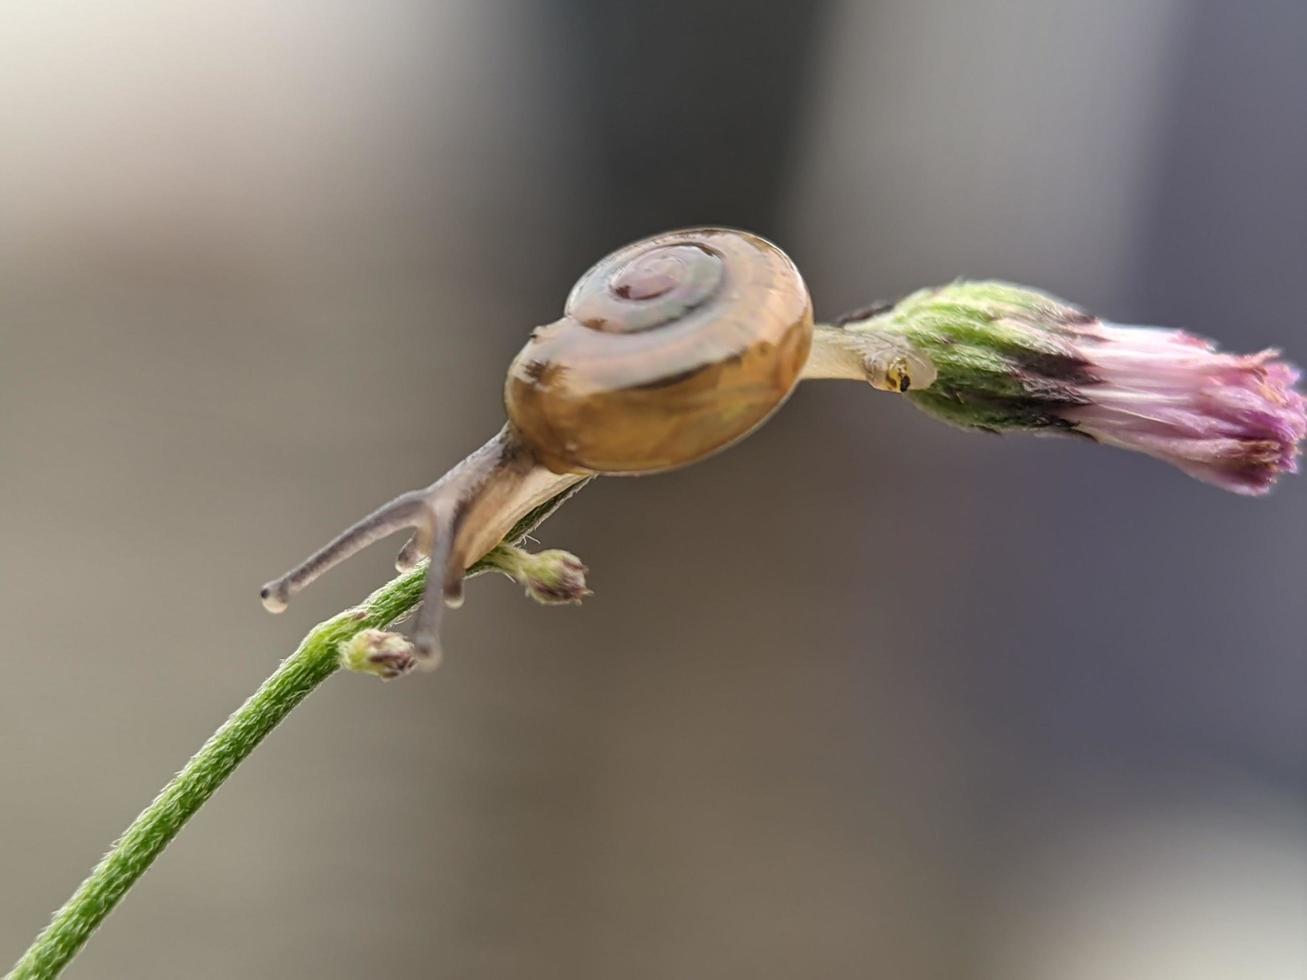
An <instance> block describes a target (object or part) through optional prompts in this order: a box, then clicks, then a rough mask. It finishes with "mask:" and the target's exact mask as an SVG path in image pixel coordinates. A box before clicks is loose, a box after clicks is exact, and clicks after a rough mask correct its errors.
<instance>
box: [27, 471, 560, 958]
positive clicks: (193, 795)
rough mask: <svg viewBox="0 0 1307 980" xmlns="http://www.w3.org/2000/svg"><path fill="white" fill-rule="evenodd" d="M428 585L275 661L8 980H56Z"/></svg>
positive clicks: (486, 566)
mask: <svg viewBox="0 0 1307 980" xmlns="http://www.w3.org/2000/svg"><path fill="white" fill-rule="evenodd" d="M584 485H585V484H584V483H580V484H577V485H576V486H575V487H572V488H570V489H569V490H567V491H565V492H564V493H562V494H560V495H559V496H557V497H555V498H554V499H553V500H550V501H548V502H546V503H544V504H542V505H541V506H540V507H538V508H536V509H535V510H533V511H532V512H531V513H529V514H527V515H526V517H524V518H523V519H522V520H521V521H520V522H518V524H517V526H516V527H515V528H513V530H512V531H511V532H509V534H508V535H507V536H506V537H505V538H504V541H505V542H506V543H516V542H518V541H521V539H522V538H524V537H525V536H526V535H527V534H529V533H530V532H531V531H532V530H534V529H535V528H536V527H537V526H538V525H539V524H540V523H541V522H542V521H544V520H545V518H547V517H548V516H549V515H550V514H552V513H553V512H554V510H556V509H557V508H558V507H559V506H560V505H561V504H562V502H563V501H564V500H566V499H567V498H568V497H569V496H571V495H572V494H573V493H575V492H576V491H577V490H579V489H581V487H582V486H584ZM497 550H498V549H496V551H497ZM496 568H498V562H497V560H496V555H495V552H494V551H492V552H491V553H490V554H489V555H487V556H485V557H484V558H482V559H481V560H480V561H478V562H477V563H476V564H474V565H473V566H472V567H471V568H469V569H468V572H467V574H468V577H471V576H473V575H478V574H480V573H482V572H487V571H491V570H494V569H496ZM426 577H427V571H426V566H425V565H423V566H422V567H419V568H417V569H414V570H413V571H411V572H408V573H406V574H403V575H400V576H399V577H398V578H395V579H393V580H392V581H390V582H389V583H388V584H386V585H385V586H383V587H382V588H380V589H378V590H377V591H376V592H374V593H373V594H372V595H371V596H369V597H368V599H367V601H366V602H364V603H363V604H362V605H361V606H358V607H355V608H353V609H347V610H345V611H344V612H342V613H339V614H338V615H336V616H333V617H332V618H331V619H329V620H327V621H326V622H324V623H320V624H319V625H318V626H316V627H315V628H314V629H313V630H312V631H310V633H309V634H308V636H306V637H305V638H304V640H303V641H302V642H301V643H300V645H299V649H298V650H296V651H295V652H294V653H293V654H291V655H290V656H289V657H287V658H286V660H284V661H282V664H281V666H280V667H278V668H277V669H276V671H274V672H273V674H272V676H271V677H269V678H268V679H267V680H266V681H264V682H263V684H262V685H261V686H260V687H259V689H258V690H257V691H255V692H254V693H253V694H252V695H250V697H249V700H247V701H246V702H245V703H244V704H242V705H241V706H240V707H239V708H237V709H236V710H235V711H234V712H233V713H232V715H231V717H229V718H228V719H227V720H226V721H225V722H223V724H222V727H221V728H219V729H218V730H217V731H216V732H214V733H213V735H212V736H211V737H210V738H209V740H208V741H207V742H205V743H204V745H203V746H201V747H200V750H199V751H198V752H196V753H195V755H193V756H191V759H190V761H189V762H187V763H186V765H185V767H183V768H182V770H181V772H179V773H177V775H176V776H174V777H173V778H172V780H171V781H170V782H169V783H168V785H167V786H165V787H164V788H163V790H162V792H160V793H159V795H158V796H157V797H155V799H154V802H153V803H151V804H150V805H149V806H147V807H146V808H145V809H144V810H142V811H141V813H140V815H139V816H138V817H137V818H136V819H135V820H133V821H132V823H131V826H129V827H128V828H127V830H126V831H124V832H123V835H122V836H121V837H119V838H118V840H117V841H115V842H114V844H113V846H112V847H111V848H109V853H108V854H106V855H105V856H104V857H103V858H102V859H101V860H100V863H99V864H97V865H96V866H95V870H93V871H92V872H91V874H90V875H89V876H88V877H87V879H86V880H85V881H83V882H82V884H81V885H80V886H79V887H78V889H77V891H76V892H74V893H73V896H72V898H70V899H68V901H67V902H65V903H64V906H63V908H61V909H59V911H58V912H56V913H55V914H54V918H53V919H51V921H50V924H49V925H48V926H46V927H45V929H44V930H43V931H42V932H41V934H40V935H39V936H37V937H36V939H35V940H34V941H33V942H32V945H31V946H30V947H28V949H27V952H25V953H24V954H23V955H22V958H21V959H19V961H18V962H17V963H15V964H14V967H13V969H12V970H11V971H10V972H9V973H8V974H7V976H6V978H5V980H47V978H49V977H54V976H57V975H58V974H59V972H60V971H61V970H63V968H64V967H65V966H67V965H68V963H69V961H71V960H72V958H73V957H74V956H76V955H77V952H78V950H80V949H81V948H82V945H83V944H84V943H85V942H86V940H87V938H88V937H89V936H90V935H91V933H92V932H94V931H95V929H96V927H97V926H99V924H100V923H101V922H103V921H104V919H105V916H107V915H108V914H109V913H110V912H112V911H113V909H114V906H116V905H117V904H118V902H119V901H120V900H121V899H122V897H123V895H125V894H126V893H127V891H128V889H130V888H131V887H132V885H134V884H135V883H136V881H137V880H138V879H139V878H140V877H141V875H143V874H144V873H145V870H146V869H147V868H148V867H149V866H150V865H151V864H153V863H154V859H155V858H157V857H158V856H159V855H160V854H161V853H162V852H163V849H164V848H165V847H167V846H168V844H169V842H171V841H172V839H173V838H174V837H176V836H177V834H178V832H179V831H180V830H181V829H182V827H184V826H185V825H186V821H187V820H189V819H190V818H191V817H192V816H194V815H195V812H196V811H197V810H199V808H200V807H202V806H203V805H204V804H205V803H206V802H207V801H208V799H209V797H211V796H212V795H213V794H214V792H215V791H216V790H217V789H218V787H219V786H221V785H222V784H223V782H225V781H226V779H227V777H228V776H230V775H231V774H232V772H234V771H235V769H236V767H237V766H239V765H240V764H241V763H242V762H243V761H244V760H245V758H246V757H247V756H248V755H249V754H250V753H251V752H253V751H254V749H255V747H256V746H257V745H258V744H259V743H260V742H262V741H263V739H264V737H265V736H266V735H267V734H268V733H269V732H271V731H272V730H273V729H274V728H276V727H277V725H279V724H280V723H281V721H282V719H284V718H285V717H286V716H287V715H288V714H290V712H291V710H292V709H293V708H294V707H295V706H296V705H297V704H299V703H300V702H301V701H303V700H304V699H305V698H306V697H308V696H309V694H310V692H312V691H313V689H314V688H316V687H317V686H318V685H319V684H321V683H322V682H323V681H325V680H326V679H327V678H328V677H330V676H331V675H332V674H334V673H335V672H336V671H337V670H338V669H339V667H340V659H339V651H338V648H339V646H340V644H341V643H342V642H344V641H346V640H349V639H350V638H352V637H353V636H355V635H356V634H358V633H360V632H362V631H363V630H365V629H385V628H386V627H388V626H391V625H392V624H394V623H396V622H398V621H399V620H401V619H403V618H404V617H405V616H407V615H408V614H409V613H410V612H412V610H413V609H414V608H415V607H416V606H417V604H418V603H419V602H420V601H421V599H422V588H423V585H424V583H425V582H426Z"/></svg>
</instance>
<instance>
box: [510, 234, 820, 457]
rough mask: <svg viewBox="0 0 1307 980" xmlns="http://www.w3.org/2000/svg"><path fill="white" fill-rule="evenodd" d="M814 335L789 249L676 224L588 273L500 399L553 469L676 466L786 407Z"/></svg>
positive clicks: (535, 337)
mask: <svg viewBox="0 0 1307 980" xmlns="http://www.w3.org/2000/svg"><path fill="white" fill-rule="evenodd" d="M811 343H812V302H811V300H810V299H809V298H808V290H807V288H806V287H805V286H804V284H803V279H802V277H801V276H800V275H799V271H798V270H797V269H796V268H795V267H794V263H793V262H791V261H790V259H789V258H788V257H787V256H786V255H785V253H784V252H782V251H781V250H780V249H778V248H777V247H776V246H775V245H773V244H771V242H768V241H766V240H765V239H762V238H759V237H758V236H756V235H751V234H748V233H747V232H741V231H731V230H727V229H720V228H695V229H689V230H686V231H677V232H669V233H667V234H663V235H657V236H655V237H653V238H648V239H645V240H644V241H640V242H636V243H635V244H633V245H628V246H627V247H626V248H623V249H621V250H619V251H617V252H614V253H613V254H612V255H610V256H608V257H607V258H605V259H603V260H602V261H601V262H599V263H598V264H597V265H595V266H594V267H593V268H592V269H591V270H590V271H589V272H587V273H586V274H585V275H584V276H582V277H581V279H580V281H578V282H577V284H576V286H575V287H573V289H572V292H571V295H570V296H569V297H568V300H567V305H566V308H565V311H564V316H563V318H562V319H561V320H558V321H556V322H554V323H551V324H549V325H548V326H544V327H538V328H537V329H536V330H535V331H534V332H533V333H532V335H531V339H530V341H528V342H527V345H526V346H525V347H524V348H523V349H522V351H521V353H519V354H518V355H517V357H516V358H515V359H514V360H513V363H512V365H511V366H510V368H509V370H508V381H507V383H506V385H505V389H504V400H505V402H506V404H507V407H508V417H509V419H510V420H511V421H512V424H513V425H514V426H515V427H516V428H517V430H518V432H519V433H520V434H521V437H522V439H523V441H524V442H525V443H526V444H527V445H528V446H529V447H530V448H531V449H532V450H533V451H534V453H535V454H536V456H537V458H538V459H539V460H540V461H541V462H542V463H544V464H545V465H546V466H548V467H549V468H550V469H552V470H554V471H555V472H558V473H566V472H573V473H575V472H595V473H648V472H654V471H657V470H666V469H672V468H674V467H677V466H684V465H685V464H687V463H692V462H694V461H695V460H698V459H702V458H703V457H704V456H707V455H709V454H710V453H713V452H716V451H717V450H719V449H722V448H723V447H725V446H728V445H730V444H731V443H733V442H735V441H736V440H737V439H740V438H742V437H743V436H745V435H747V434H748V433H749V432H751V431H752V430H753V429H754V428H756V427H757V426H758V425H759V424H761V423H762V422H763V421H764V420H765V419H766V418H767V417H768V416H769V415H771V413H772V412H774V411H775V410H776V409H777V408H779V407H780V405H781V404H782V403H783V402H784V401H785V399H786V398H787V397H788V396H789V394H790V392H791V391H793V389H794V386H795V384H797V383H798V380H799V374H800V372H801V371H802V370H803V365H804V362H805V361H806V360H807V357H808V349H809V347H810V346H811Z"/></svg>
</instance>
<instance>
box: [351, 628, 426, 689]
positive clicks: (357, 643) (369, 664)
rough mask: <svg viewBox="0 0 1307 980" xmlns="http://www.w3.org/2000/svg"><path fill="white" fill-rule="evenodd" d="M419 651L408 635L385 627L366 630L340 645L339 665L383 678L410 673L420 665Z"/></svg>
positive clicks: (391, 678)
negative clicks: (391, 631)
mask: <svg viewBox="0 0 1307 980" xmlns="http://www.w3.org/2000/svg"><path fill="white" fill-rule="evenodd" d="M417 659H418V658H417V653H416V651H415V649H414V647H413V644H412V643H411V642H409V640H408V638H407V637H404V636H401V635H400V634H399V633H388V632H386V631H385V630H378V629H366V630H363V631H361V632H359V633H357V634H355V635H354V636H352V637H351V638H350V639H348V640H345V641H344V642H342V643H341V644H340V665H341V666H342V667H344V668H345V669H346V670H353V671H356V672H358V673H361V674H373V675H375V676H377V677H380V678H381V679H382V680H383V681H388V680H393V679H394V678H396V677H400V676H402V675H404V674H407V673H408V672H409V671H410V670H412V669H413V667H414V666H415V665H416V664H417Z"/></svg>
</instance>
